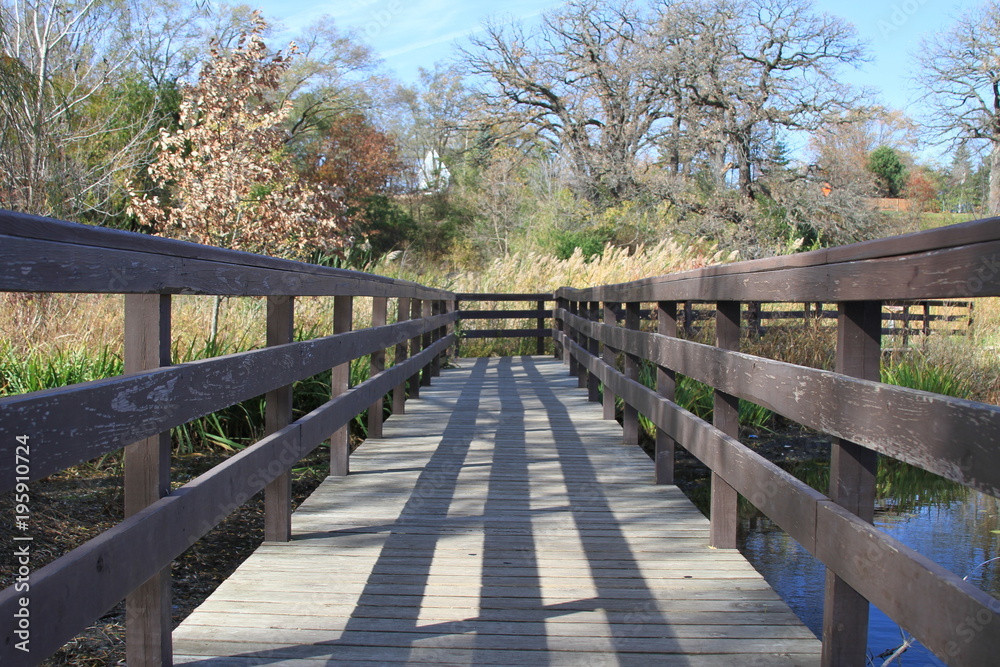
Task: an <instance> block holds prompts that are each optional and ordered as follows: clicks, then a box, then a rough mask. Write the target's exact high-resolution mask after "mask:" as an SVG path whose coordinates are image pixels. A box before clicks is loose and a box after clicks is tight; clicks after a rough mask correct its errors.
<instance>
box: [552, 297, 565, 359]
mask: <svg viewBox="0 0 1000 667" xmlns="http://www.w3.org/2000/svg"><path fill="white" fill-rule="evenodd" d="M559 310H567V311H568V310H569V301H567V300H566V299H564V298H563V297H557V298H556V310H555V313H553V317H554V324H555V328H556V329H557V330H558V331H560V332H562V334H563V336H565V335H567V334H566V321H565V320H564V319H563V318H562V317H560V316H559V315H557V314H556V313H558V312H559ZM555 355H556V359H562V362H563V363H564V364H565V363H568V362H569V352H568V351H567V349H566V346H565V345H563V343H562V341H561V340H557V341H556V351H555Z"/></svg>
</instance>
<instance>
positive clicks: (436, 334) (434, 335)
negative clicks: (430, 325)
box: [428, 299, 444, 384]
mask: <svg viewBox="0 0 1000 667" xmlns="http://www.w3.org/2000/svg"><path fill="white" fill-rule="evenodd" d="M443 312H444V307H443V306H442V302H441V301H439V300H437V299H435V300H434V301H431V315H432V316H437V315H440V314H441V313H443ZM439 340H441V327H438V328H436V329H434V330H433V331H431V332H430V343H428V345H433V344H434V343H436V342H438V341H439ZM430 371H431V372H430V373H428V375H430V376H431V377H438V376H439V375H441V355H440V354H435V355H434V358H433V359H431V365H430ZM428 384H430V381H429V380H428Z"/></svg>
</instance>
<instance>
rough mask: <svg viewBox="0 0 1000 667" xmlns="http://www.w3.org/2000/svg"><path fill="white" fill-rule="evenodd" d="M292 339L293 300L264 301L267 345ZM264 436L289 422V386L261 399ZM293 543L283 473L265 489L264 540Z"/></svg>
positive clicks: (288, 479)
mask: <svg viewBox="0 0 1000 667" xmlns="http://www.w3.org/2000/svg"><path fill="white" fill-rule="evenodd" d="M294 336H295V298H294V297H290V296H269V297H267V345H268V347H271V346H274V345H285V344H287V343H291V342H292V340H293V338H294ZM264 402H265V408H264V432H265V433H266V434H267V435H270V434H272V433H275V432H276V431H280V430H281V429H283V428H285V427H286V426H288V425H289V424H290V423H291V421H292V385H286V386H284V387H280V388H278V389H275V390H274V391H269V392H267V394H266V395H265V397H264ZM290 539H292V471H291V469H289V470H286V471H285V472H283V473H281V474H280V475H278V476H277V477H275V478H274V479H273V480H272V481H271V482H270V483H269V484H268V485H267V486H266V487H264V540H265V541H267V542H287V541H289V540H290Z"/></svg>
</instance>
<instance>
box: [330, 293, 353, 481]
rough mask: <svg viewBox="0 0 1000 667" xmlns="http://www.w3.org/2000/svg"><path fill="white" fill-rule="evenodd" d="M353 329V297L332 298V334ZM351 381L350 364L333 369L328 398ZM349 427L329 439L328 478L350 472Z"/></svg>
mask: <svg viewBox="0 0 1000 667" xmlns="http://www.w3.org/2000/svg"><path fill="white" fill-rule="evenodd" d="M353 327H354V297H353V296H335V297H333V333H335V334H339V333H347V332H348V331H350V330H351V329H352V328H353ZM350 381H351V362H350V361H348V362H347V363H344V364H341V365H339V366H337V367H335V368H334V369H333V370H332V372H331V373H330V396H331V398H336V397H337V396H340V395H341V394H343V393H344V392H346V391H347V389H348V386H349V384H350ZM349 434H350V427H349V425H344V426H343V427H341V428H340V429H338V430H337V431H336V432H335V433H334V434H333V436H331V437H330V476H331V477H342V476H344V475H347V474H348V473H350V471H351V466H350V456H351V447H350V442H349Z"/></svg>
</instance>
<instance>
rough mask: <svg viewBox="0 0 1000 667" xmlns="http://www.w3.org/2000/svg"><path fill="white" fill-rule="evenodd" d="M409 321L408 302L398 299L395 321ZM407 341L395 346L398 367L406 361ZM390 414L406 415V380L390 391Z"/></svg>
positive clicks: (407, 300) (403, 298)
mask: <svg viewBox="0 0 1000 667" xmlns="http://www.w3.org/2000/svg"><path fill="white" fill-rule="evenodd" d="M408 319H410V300H409V299H408V298H406V297H402V296H401V297H399V299H398V302H397V305H396V321H397V322H405V321H407V320H408ZM408 342H409V341H405V340H404V341H403V342H402V343H397V344H396V357H395V360H394V361H395V364H396V365H397V366H398V365H400V364H401V363H403V362H404V361H406V357H407V350H408V349H409V346H408V345H407V343H408ZM392 414H394V415H402V414H406V380H403V381H402V382H400V383H399V384H397V385H396V387H395V388H394V389H393V390H392Z"/></svg>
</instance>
